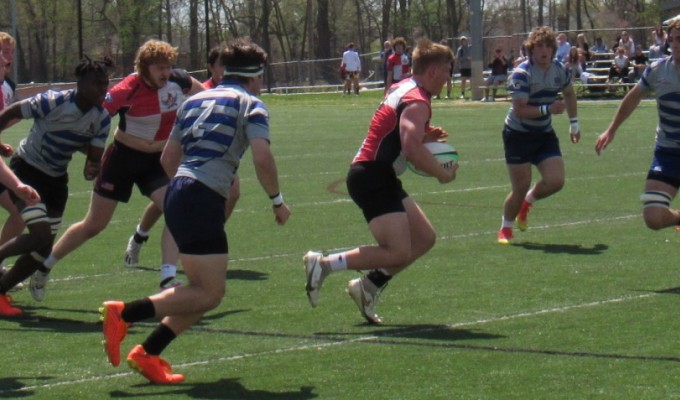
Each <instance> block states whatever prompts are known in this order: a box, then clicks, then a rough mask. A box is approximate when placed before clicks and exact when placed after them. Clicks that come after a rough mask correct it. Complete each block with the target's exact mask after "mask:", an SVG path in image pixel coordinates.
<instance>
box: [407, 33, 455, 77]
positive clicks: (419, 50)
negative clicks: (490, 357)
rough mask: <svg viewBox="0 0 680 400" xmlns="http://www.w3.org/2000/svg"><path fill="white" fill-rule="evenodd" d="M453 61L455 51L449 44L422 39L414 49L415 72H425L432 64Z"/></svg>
mask: <svg viewBox="0 0 680 400" xmlns="http://www.w3.org/2000/svg"><path fill="white" fill-rule="evenodd" d="M452 61H453V52H452V51H451V48H450V47H449V46H446V45H443V44H440V43H433V42H431V41H430V40H429V39H420V40H419V41H418V44H417V45H416V48H415V50H413V74H414V75H415V74H422V73H424V72H425V71H426V70H427V68H428V67H429V66H430V65H432V64H439V63H442V64H443V63H447V64H451V62H452Z"/></svg>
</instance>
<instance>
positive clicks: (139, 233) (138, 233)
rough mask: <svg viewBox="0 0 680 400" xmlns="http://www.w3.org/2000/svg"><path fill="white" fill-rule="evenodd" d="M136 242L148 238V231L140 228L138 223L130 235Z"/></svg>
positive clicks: (142, 241) (138, 242)
mask: <svg viewBox="0 0 680 400" xmlns="http://www.w3.org/2000/svg"><path fill="white" fill-rule="evenodd" d="M132 237H133V238H134V239H133V240H134V241H135V243H137V244H142V243H144V242H146V241H147V240H149V232H148V231H144V230H142V229H141V227H140V226H139V225H137V229H136V230H135V234H134V235H133V236H132Z"/></svg>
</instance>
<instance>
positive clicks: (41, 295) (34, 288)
mask: <svg viewBox="0 0 680 400" xmlns="http://www.w3.org/2000/svg"><path fill="white" fill-rule="evenodd" d="M48 279H50V274H49V273H47V272H42V271H41V270H37V271H35V272H34V273H33V275H31V280H30V281H29V283H28V290H29V291H30V292H31V297H33V300H35V301H43V300H45V292H46V291H47V280H48Z"/></svg>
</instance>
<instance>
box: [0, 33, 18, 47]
mask: <svg viewBox="0 0 680 400" xmlns="http://www.w3.org/2000/svg"><path fill="white" fill-rule="evenodd" d="M6 41H7V42H10V43H11V44H12V46H15V45H16V43H17V41H16V40H14V37H13V36H12V35H10V34H9V33H7V32H0V43H4V42H6Z"/></svg>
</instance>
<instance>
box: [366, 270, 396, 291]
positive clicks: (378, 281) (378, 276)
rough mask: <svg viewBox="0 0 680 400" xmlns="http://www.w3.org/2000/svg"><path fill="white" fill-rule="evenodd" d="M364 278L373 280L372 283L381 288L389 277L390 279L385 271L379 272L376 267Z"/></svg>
mask: <svg viewBox="0 0 680 400" xmlns="http://www.w3.org/2000/svg"><path fill="white" fill-rule="evenodd" d="M366 278H368V280H369V281H371V282H373V284H374V285H375V287H377V288H381V287H383V286H385V285H386V284H387V282H389V281H390V279H392V277H391V276H389V275H385V273H383V272H381V271H379V270H377V269H374V270H373V271H371V272H369V273H368V274H367V275H366Z"/></svg>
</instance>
